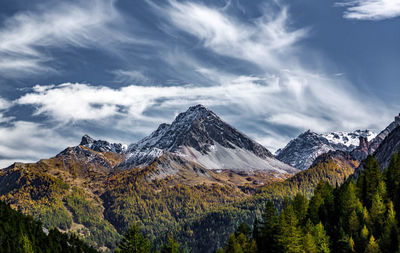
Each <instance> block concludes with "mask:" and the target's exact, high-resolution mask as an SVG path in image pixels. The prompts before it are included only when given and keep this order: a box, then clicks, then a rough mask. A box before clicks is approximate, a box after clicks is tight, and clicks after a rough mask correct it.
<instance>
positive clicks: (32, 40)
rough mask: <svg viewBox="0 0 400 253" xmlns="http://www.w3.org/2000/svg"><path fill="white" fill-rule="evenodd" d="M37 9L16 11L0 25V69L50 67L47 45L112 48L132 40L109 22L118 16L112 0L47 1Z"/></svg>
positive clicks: (15, 71)
mask: <svg viewBox="0 0 400 253" xmlns="http://www.w3.org/2000/svg"><path fill="white" fill-rule="evenodd" d="M49 6H51V7H48V8H39V9H38V10H37V11H33V12H32V11H31V12H18V13H17V14H16V15H14V16H12V17H10V18H8V19H6V21H5V23H4V25H3V26H2V28H1V29H0V58H1V60H0V73H1V74H2V75H3V76H9V77H20V76H21V75H22V74H24V75H26V74H35V73H38V72H43V71H54V69H53V68H52V67H50V64H48V63H49V62H50V61H52V60H54V59H53V58H52V56H51V54H49V53H48V52H49V49H51V48H63V49H65V47H67V46H70V47H80V48H101V49H104V50H113V49H114V48H115V44H117V43H121V42H133V39H131V38H128V37H127V36H125V35H124V34H123V33H122V32H121V31H120V30H119V29H118V28H116V27H115V26H113V24H118V22H120V16H119V13H118V12H117V10H116V9H115V7H114V1H112V0H104V1H102V0H89V1H81V2H70V3H60V4H58V5H55V6H54V5H51V4H49Z"/></svg>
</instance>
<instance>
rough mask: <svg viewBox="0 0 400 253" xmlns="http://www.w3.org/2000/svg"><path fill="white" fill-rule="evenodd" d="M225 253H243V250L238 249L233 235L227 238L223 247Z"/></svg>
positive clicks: (238, 245) (238, 246)
mask: <svg viewBox="0 0 400 253" xmlns="http://www.w3.org/2000/svg"><path fill="white" fill-rule="evenodd" d="M225 253H243V249H242V248H241V247H240V244H239V242H238V241H237V239H236V236H235V234H231V235H230V236H229V239H228V243H227V245H226V247H225Z"/></svg>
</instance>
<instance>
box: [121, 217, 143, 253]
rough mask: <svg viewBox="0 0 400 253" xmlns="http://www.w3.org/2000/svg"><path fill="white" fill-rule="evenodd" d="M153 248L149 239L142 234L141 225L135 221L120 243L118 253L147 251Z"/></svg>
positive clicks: (141, 252)
mask: <svg viewBox="0 0 400 253" xmlns="http://www.w3.org/2000/svg"><path fill="white" fill-rule="evenodd" d="M150 250H151V243H150V241H149V239H148V238H147V237H146V236H144V235H142V233H141V232H140V227H139V225H137V224H136V223H134V224H133V225H132V226H131V227H130V228H129V230H128V232H127V233H126V234H125V235H124V237H123V238H122V240H121V242H120V243H119V245H118V248H117V250H116V251H117V252H118V253H136V252H137V253H147V252H150Z"/></svg>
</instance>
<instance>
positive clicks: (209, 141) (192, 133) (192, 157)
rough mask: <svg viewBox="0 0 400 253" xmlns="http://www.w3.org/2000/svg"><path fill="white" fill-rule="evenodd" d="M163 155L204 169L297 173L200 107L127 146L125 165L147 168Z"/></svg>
mask: <svg viewBox="0 0 400 253" xmlns="http://www.w3.org/2000/svg"><path fill="white" fill-rule="evenodd" d="M165 152H169V153H173V154H175V155H178V156H180V157H182V158H185V159H187V160H189V161H193V162H196V163H198V164H200V165H202V166H203V167H205V168H207V169H214V170H235V171H245V172H250V171H275V172H279V173H286V172H295V171H296V170H295V169H294V168H292V167H290V166H288V165H286V164H284V163H282V162H280V161H278V160H277V159H275V158H274V156H273V155H272V154H271V152H270V151H269V150H268V149H266V148H265V147H263V146H262V145H261V144H259V143H257V142H255V141H254V140H252V139H250V138H249V137H248V136H246V135H244V134H243V133H241V132H239V131H238V130H236V129H235V128H233V127H232V126H230V125H229V124H227V123H225V122H224V121H223V120H222V119H220V118H219V117H218V116H217V115H216V114H215V113H213V112H212V111H211V110H209V109H207V108H206V107H204V106H202V105H196V106H192V107H190V108H189V109H188V110H187V111H186V112H183V113H180V114H179V115H178V116H177V117H176V118H175V120H174V121H173V122H172V123H171V124H161V125H160V126H159V127H158V129H157V130H156V131H154V132H153V133H151V134H150V135H149V136H148V137H146V138H144V139H143V140H141V141H139V142H138V143H136V144H132V145H130V146H129V148H128V158H127V161H126V163H125V164H132V165H140V164H142V163H145V164H146V163H149V162H151V161H152V160H153V159H154V158H156V157H160V156H161V155H162V154H164V153H165Z"/></svg>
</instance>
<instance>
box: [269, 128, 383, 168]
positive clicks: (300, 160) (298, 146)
mask: <svg viewBox="0 0 400 253" xmlns="http://www.w3.org/2000/svg"><path fill="white" fill-rule="evenodd" d="M375 136H376V134H375V133H373V132H371V131H370V130H356V131H354V132H333V133H328V134H318V133H314V132H312V131H310V130H308V131H306V132H304V133H302V134H300V135H299V136H298V137H297V138H295V139H293V140H291V141H290V142H289V143H288V144H287V145H286V147H285V148H283V149H282V150H278V152H277V154H276V158H278V159H279V160H280V161H282V162H284V163H287V164H289V165H291V166H293V167H295V168H297V169H300V170H305V169H308V168H309V167H310V166H311V165H312V164H313V162H314V160H315V159H316V158H317V157H318V156H320V155H322V154H325V153H328V152H329V151H336V150H340V151H346V152H350V151H352V150H353V149H355V148H356V147H358V145H359V143H360V137H362V138H366V139H367V140H368V141H369V140H371V139H373V138H374V137H375Z"/></svg>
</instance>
